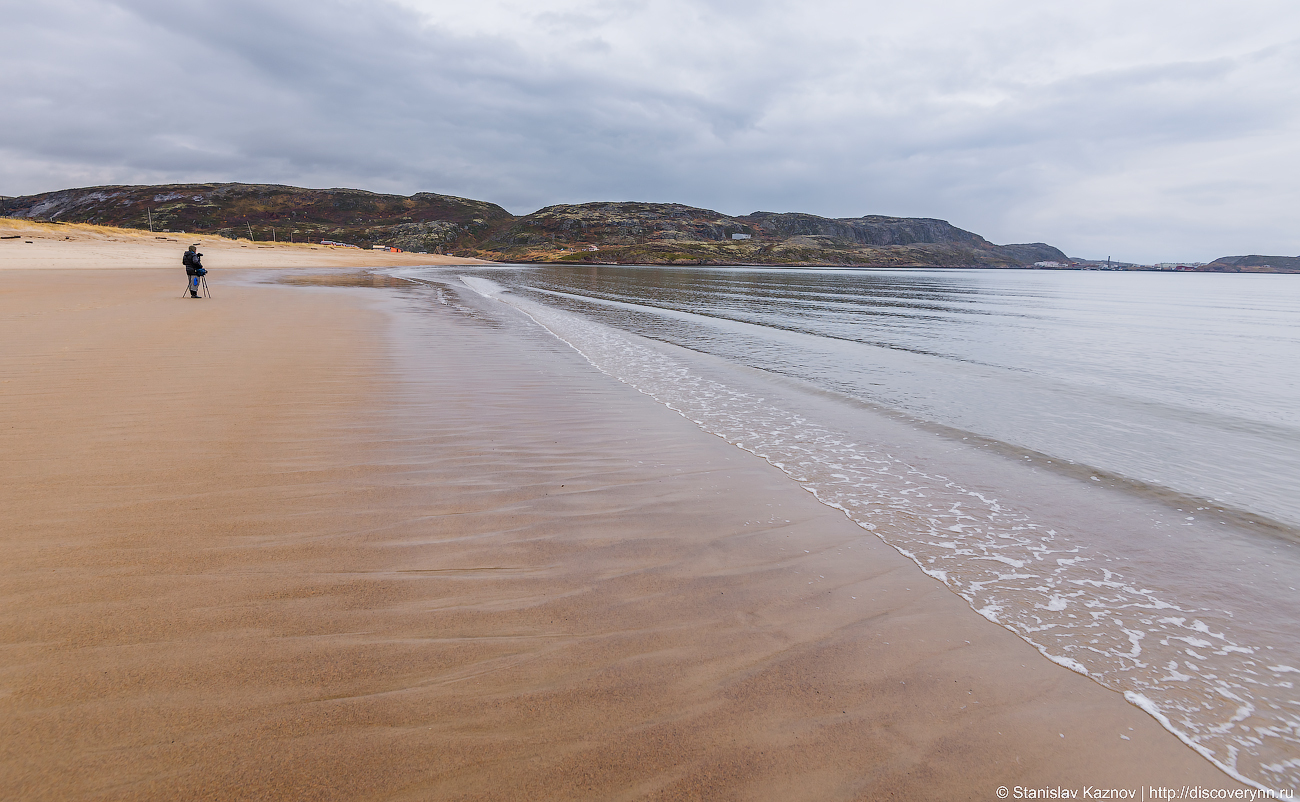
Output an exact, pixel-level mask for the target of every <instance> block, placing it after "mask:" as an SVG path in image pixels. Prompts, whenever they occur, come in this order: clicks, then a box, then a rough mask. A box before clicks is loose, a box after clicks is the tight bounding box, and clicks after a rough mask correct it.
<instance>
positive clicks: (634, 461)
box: [0, 245, 1235, 800]
mask: <svg viewBox="0 0 1300 802" xmlns="http://www.w3.org/2000/svg"><path fill="white" fill-rule="evenodd" d="M5 247H9V246H7V245H6V246H5ZM28 247H31V246H28ZM3 254H4V252H0V264H3V260H4V259H5V256H4V255H3ZM182 283H183V274H182V273H181V271H180V270H179V269H170V270H166V271H162V270H101V271H90V272H79V273H74V272H72V271H55V270H44V271H34V270H7V271H6V270H0V342H3V343H4V348H3V350H0V453H3V455H4V458H3V461H0V494H2V496H0V506H2V508H3V509H4V511H5V518H4V520H5V527H4V544H3V548H4V552H5V559H4V561H3V563H0V594H2V596H3V606H0V655H2V657H0V798H4V799H22V800H54V799H94V800H128V799H168V800H170V799H186V800H190V799H213V800H218V799H221V800H225V799H262V800H266V799H285V800H290V799H292V800H302V799H385V800H423V799H430V800H433V799H437V800H443V799H639V798H662V799H781V800H788V799H815V800H822V799H884V798H895V799H996V798H997V797H996V789H997V787H998V786H1008V787H1014V786H1016V785H1022V786H1030V787H1035V788H1039V787H1045V786H1051V787H1056V786H1064V787H1067V788H1076V789H1080V790H1081V789H1082V788H1083V787H1085V786H1088V785H1092V786H1104V787H1120V788H1131V789H1135V790H1137V789H1139V788H1140V787H1141V786H1143V785H1147V786H1150V785H1155V784H1163V785H1172V784H1177V785H1184V784H1189V785H1195V784H1200V785H1210V786H1216V787H1235V784H1234V783H1233V782H1232V781H1231V780H1229V778H1227V777H1226V776H1224V775H1222V774H1221V773H1220V772H1219V771H1218V770H1217V769H1215V768H1214V767H1213V766H1211V765H1210V764H1209V763H1208V762H1206V761H1205V760H1203V759H1202V758H1201V757H1199V756H1198V755H1196V754H1195V753H1194V752H1192V751H1191V750H1190V749H1188V748H1186V747H1185V746H1184V745H1183V744H1181V743H1180V742H1179V741H1178V740H1176V739H1175V738H1174V737H1173V736H1172V735H1170V734H1169V733H1167V732H1165V731H1164V730H1163V729H1161V728H1160V727H1159V726H1158V725H1157V724H1156V723H1155V722H1154V721H1153V720H1152V719H1151V718H1149V717H1148V716H1147V715H1145V714H1144V713H1142V712H1141V711H1139V710H1137V709H1136V708H1134V707H1132V706H1130V705H1128V704H1127V703H1126V702H1124V700H1123V699H1122V698H1120V697H1119V696H1118V695H1116V694H1114V693H1112V692H1110V691H1107V690H1105V689H1103V688H1101V687H1100V686H1098V685H1096V684H1094V683H1092V682H1091V681H1089V680H1087V679H1086V678H1083V677H1081V676H1079V675H1077V674H1074V673H1072V672H1070V671H1068V670H1065V669H1063V668H1060V667H1058V666H1056V665H1054V664H1052V663H1050V662H1048V661H1047V660H1045V659H1043V658H1042V657H1041V656H1039V655H1038V653H1037V652H1036V651H1034V650H1033V649H1032V648H1031V647H1029V646H1028V645H1026V644H1025V643H1024V642H1022V641H1020V640H1019V639H1017V638H1016V637H1014V636H1013V635H1011V634H1010V633H1009V632H1007V631H1005V630H1003V629H1001V628H1000V627H997V626H995V625H993V624H991V623H989V622H987V621H985V620H984V619H982V618H980V617H979V616H977V615H976V614H975V613H973V612H972V611H971V610H970V609H969V608H968V607H967V606H966V605H965V604H964V603H963V602H962V601H961V600H960V599H959V598H957V597H956V596H954V595H953V594H951V593H950V592H948V591H947V590H946V589H945V588H943V587H942V586H941V585H939V584H938V583H936V582H933V581H931V580H929V579H928V578H926V577H925V576H923V575H922V574H921V573H920V572H919V571H918V570H917V569H916V567H915V566H914V565H912V564H911V563H910V562H908V561H907V560H905V559H903V558H902V557H901V556H899V555H898V554H897V553H896V552H894V551H892V550H891V549H889V548H888V547H886V546H884V545H883V544H881V543H880V542H879V541H878V540H874V538H873V537H872V536H870V535H868V534H867V533H866V532H864V531H863V530H861V529H860V528H858V527H857V526H855V525H853V524H852V523H851V522H849V521H848V520H847V519H846V518H845V517H844V516H843V515H842V514H840V513H839V512H837V511H835V510H832V509H829V508H827V507H824V506H822V505H821V504H819V503H818V502H816V500H815V499H814V498H813V497H812V496H811V495H809V494H808V493H806V492H804V491H803V490H801V489H799V488H798V487H797V486H796V485H795V484H794V483H792V482H791V481H790V480H789V479H787V478H786V477H785V476H784V475H783V474H781V473H780V472H778V471H777V470H776V469H774V468H772V467H771V466H769V465H767V464H766V463H764V462H762V461H761V460H759V459H758V458H756V457H753V456H751V455H749V454H746V453H744V452H741V451H739V450H738V449H735V448H733V447H731V446H729V445H727V444H726V443H724V442H723V441H721V440H719V439H717V438H714V437H711V436H708V435H706V434H704V433H702V432H700V431H699V430H698V429H696V428H695V427H694V426H693V425H692V424H690V423H688V422H687V421H685V420H684V419H682V418H680V417H678V416H677V415H675V414H674V413H672V412H670V411H669V410H667V409H665V408H663V407H661V406H659V405H657V404H656V403H654V402H653V401H651V400H650V399H648V398H647V397H645V396H643V395H640V394H639V393H637V392H635V391H634V390H632V389H630V388H628V387H626V386H624V385H622V384H619V383H618V382H616V381H614V380H612V379H610V378H609V377H607V376H604V375H603V374H599V373H597V372H595V371H594V370H593V369H592V368H591V367H590V365H588V364H587V363H586V362H585V361H584V360H583V359H582V358H581V357H580V356H579V355H577V354H576V353H575V352H573V351H571V350H570V349H568V348H567V347H566V346H564V345H563V344H561V343H559V342H558V341H556V340H554V339H551V338H549V337H548V336H546V335H544V334H541V333H539V332H538V331H537V330H536V329H535V327H533V326H532V324H531V323H530V322H528V321H526V320H524V319H522V318H521V317H520V316H517V315H514V314H513V313H512V312H510V311H506V310H493V309H490V308H489V306H488V304H489V303H490V302H487V301H483V300H481V299H474V298H471V297H469V296H468V295H467V296H466V297H465V298H464V299H460V300H457V299H455V298H452V299H449V300H450V301H451V302H450V303H446V304H444V303H437V302H436V301H434V300H433V299H432V298H431V297H430V296H426V295H422V294H421V293H420V291H418V290H411V291H409V292H406V293H401V292H394V293H379V292H375V291H374V290H359V289H352V290H341V289H317V288H310V287H308V288H304V287H285V286H268V285H260V286H259V285H255V284H252V283H248V284H245V285H240V286H234V285H232V284H231V283H229V282H228V281H223V282H222V283H220V285H218V286H214V287H213V290H214V295H215V296H216V297H215V299H214V300H211V301H207V300H204V301H191V300H188V299H180V298H178V297H177V295H178V292H179V286H180V284H182ZM74 288H75V291H73V289H74ZM393 296H397V299H396V300H384V299H385V298H390V299H391V298H392V297H393ZM414 309H418V312H419V313H418V314H416V313H414V312H413V311H412V310H414Z"/></svg>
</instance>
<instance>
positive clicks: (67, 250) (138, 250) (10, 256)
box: [0, 217, 484, 284]
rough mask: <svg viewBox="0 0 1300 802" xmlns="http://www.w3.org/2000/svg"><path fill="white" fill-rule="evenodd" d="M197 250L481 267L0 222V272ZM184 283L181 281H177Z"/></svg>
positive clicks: (99, 264)
mask: <svg viewBox="0 0 1300 802" xmlns="http://www.w3.org/2000/svg"><path fill="white" fill-rule="evenodd" d="M191 245H198V246H199V251H200V252H201V253H202V254H203V255H204V257H203V266H204V267H206V268H208V270H224V269H231V268H245V267H399V266H401V265H438V264H441V265H446V264H468V263H478V264H484V262H481V261H480V260H477V259H464V258H458V257H451V256H439V255H437V254H418V253H389V252H387V251H373V250H370V251H363V250H357V249H355V248H339V247H333V246H327V245H320V244H319V243H318V244H315V245H311V244H306V243H297V244H294V243H285V242H279V243H272V242H253V241H251V240H242V239H241V240H230V239H225V238H223V237H216V236H202V235H199V234H183V233H175V234H173V233H166V234H155V233H152V232H149V231H137V230H135V229H127V228H109V227H106V226H92V225H84V224H78V223H66V224H59V223H38V222H33V221H27V220H17V219H14V218H10V217H0V270H4V269H10V270H44V269H51V268H75V269H107V268H172V269H183V268H181V253H182V252H184V251H185V249H186V248H188V247H189V246H191ZM181 283H182V284H183V283H184V279H182V280H181Z"/></svg>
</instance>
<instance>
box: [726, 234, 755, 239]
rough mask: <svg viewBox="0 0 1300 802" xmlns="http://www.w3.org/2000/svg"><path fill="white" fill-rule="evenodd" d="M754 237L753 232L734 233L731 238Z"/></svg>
mask: <svg viewBox="0 0 1300 802" xmlns="http://www.w3.org/2000/svg"><path fill="white" fill-rule="evenodd" d="M752 237H753V235H752V234H732V235H731V238H732V239H751V238H752Z"/></svg>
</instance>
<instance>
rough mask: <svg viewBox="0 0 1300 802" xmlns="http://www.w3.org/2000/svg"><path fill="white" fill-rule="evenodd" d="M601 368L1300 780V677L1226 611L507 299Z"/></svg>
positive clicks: (1200, 728) (1274, 771) (1245, 772)
mask: <svg viewBox="0 0 1300 802" xmlns="http://www.w3.org/2000/svg"><path fill="white" fill-rule="evenodd" d="M461 280H462V281H463V282H464V283H465V284H466V285H467V286H469V287H470V288H471V289H473V290H475V291H476V292H479V293H480V294H483V295H485V296H487V297H490V298H495V299H497V300H500V301H504V302H506V303H509V304H511V305H512V306H515V307H516V308H518V309H520V310H521V311H523V312H525V313H526V314H528V315H529V316H530V317H532V318H533V319H534V320H535V321H537V322H538V323H539V324H540V325H542V326H543V327H545V328H546V329H547V330H549V331H550V332H551V333H552V334H554V335H555V336H557V337H559V338H560V339H561V340H563V341H564V342H566V343H568V344H569V345H571V346H572V347H573V348H575V349H576V350H577V351H578V352H579V353H581V354H582V355H583V356H584V357H586V359H587V360H588V361H590V362H591V363H592V365H594V366H595V367H596V368H597V369H599V370H601V371H602V372H604V373H607V374H609V375H610V376H613V377H615V378H617V379H618V380H620V381H622V382H624V383H626V384H629V385H631V386H632V387H634V388H636V389H637V390H639V391H641V392H643V393H645V394H646V395H649V396H651V397H652V398H654V399H655V400H657V401H659V402H660V403H662V404H664V405H666V406H668V407H669V408H671V409H673V410H674V411H676V412H678V413H679V414H681V415H682V416H683V417H685V418H687V419H688V420H691V421H692V422H694V423H695V424H697V425H698V426H700V427H701V428H702V429H704V430H705V431H708V432H710V433H712V434H715V435H717V436H719V437H722V438H724V439H726V440H727V441H728V442H731V443H733V444H735V445H736V446H738V447H740V448H742V449H744V450H746V451H749V452H751V453H753V454H756V455H757V456H760V457H762V458H763V459H765V460H767V461H768V462H769V463H771V464H772V465H774V466H776V467H777V468H780V469H781V470H782V471H784V472H785V473H786V474H788V475H789V476H790V477H791V478H793V479H794V480H795V481H797V482H799V483H800V484H801V485H803V486H804V487H805V488H806V489H807V490H809V491H810V492H812V493H813V494H814V495H816V497H817V498H818V499H819V500H820V501H822V502H823V503H825V504H828V505H830V506H832V507H835V508H837V509H840V510H842V511H843V512H844V513H845V514H846V515H848V517H849V518H850V519H852V520H853V521H855V522H856V523H858V524H859V525H860V526H862V527H863V528H864V529H867V530H870V531H871V532H873V533H875V534H876V535H877V536H879V537H880V538H881V539H883V540H884V541H885V542H886V543H888V544H889V545H890V546H892V547H893V548H895V549H897V550H898V551H899V552H901V553H902V554H903V555H905V556H907V557H908V558H909V559H911V560H913V561H914V562H915V563H916V564H917V565H918V566H919V567H920V568H921V570H923V571H924V572H925V573H926V574H928V575H929V576H931V577H933V578H934V579H937V580H938V581H940V582H943V583H944V584H945V585H947V586H948V588H950V589H951V590H952V591H953V592H955V593H957V594H958V595H960V596H961V597H962V598H964V599H965V600H966V601H967V602H968V603H969V604H970V606H971V607H972V609H974V610H975V611H976V612H978V613H979V614H980V615H982V616H984V617H985V618H987V619H989V620H990V621H994V622H996V623H998V624H1000V625H1002V626H1004V627H1006V628H1008V629H1010V630H1011V631H1012V632H1014V633H1016V634H1017V635H1019V636H1020V637H1021V638H1023V639H1025V640H1026V641H1028V642H1029V643H1031V644H1032V645H1034V646H1035V647H1036V648H1037V649H1038V650H1039V651H1040V652H1041V653H1042V654H1043V655H1044V656H1046V657H1047V658H1048V659H1049V660H1052V661H1053V662H1055V663H1058V664H1060V665H1062V666H1065V667H1067V668H1070V669H1072V670H1074V671H1077V672H1079V673H1081V674H1085V675H1087V676H1089V677H1091V678H1093V679H1094V680H1096V681H1097V682H1100V683H1101V684H1103V685H1105V686H1106V687H1108V688H1111V689H1113V690H1116V691H1118V692H1121V693H1123V694H1124V695H1125V697H1126V698H1127V699H1128V700H1129V701H1130V702H1132V703H1133V704H1135V705H1138V706H1139V707H1141V708H1143V709H1144V710H1146V711H1147V712H1148V713H1150V714H1151V715H1152V716H1154V717H1155V718H1156V719H1157V720H1158V721H1160V723H1161V724H1162V725H1164V726H1165V727H1166V728H1167V729H1169V730H1170V731H1172V732H1174V733H1175V734H1176V735H1178V737H1179V738H1181V739H1182V740H1183V741H1184V742H1186V743H1187V744H1188V745H1189V746H1191V747H1192V748H1194V749H1196V750H1197V751H1198V752H1200V753H1201V754H1203V755H1204V756H1205V757H1207V758H1208V759H1210V760H1211V761H1213V762H1214V763H1215V764H1216V765H1218V766H1220V767H1221V768H1222V769H1224V770H1225V771H1227V772H1228V773H1229V774H1231V775H1232V776H1234V777H1236V778H1237V779H1240V780H1242V781H1243V782H1246V783H1248V784H1250V785H1252V786H1255V787H1259V788H1265V787H1267V788H1285V787H1294V786H1295V784H1296V783H1297V781H1300V758H1298V757H1296V755H1297V754H1298V753H1300V705H1298V704H1297V701H1296V693H1295V691H1294V684H1293V683H1294V681H1296V680H1300V667H1295V666H1288V665H1277V664H1273V663H1272V661H1270V660H1269V659H1268V653H1267V651H1266V650H1264V649H1261V648H1259V647H1256V646H1253V645H1251V644H1249V643H1244V642H1240V641H1239V640H1237V639H1236V638H1234V637H1233V635H1232V632H1231V629H1232V614H1231V612H1229V611H1216V610H1207V609H1196V608H1194V607H1191V606H1187V605H1185V604H1182V603H1180V602H1179V600H1178V599H1171V598H1162V597H1160V596H1158V595H1157V594H1156V593H1154V592H1152V591H1150V590H1148V589H1144V588H1143V587H1142V585H1141V583H1140V581H1139V580H1138V579H1137V578H1136V577H1129V576H1126V575H1125V564H1124V561H1123V560H1122V559H1120V558H1117V557H1114V556H1112V555H1108V554H1104V553H1100V552H1098V551H1096V550H1094V549H1090V548H1089V547H1088V546H1087V545H1086V544H1084V543H1080V542H1075V541H1074V540H1072V538H1071V537H1070V535H1069V533H1064V532H1058V531H1056V530H1054V529H1050V528H1045V527H1043V526H1041V525H1039V524H1037V523H1035V521H1034V520H1033V519H1032V518H1031V517H1030V516H1029V515H1028V514H1026V513H1024V512H1023V511H1020V510H1014V509H1005V508H1003V507H1002V506H1001V505H1000V504H999V503H998V500H997V499H995V498H989V497H987V496H985V495H983V494H981V493H978V492H974V491H971V490H968V489H966V488H964V487H962V486H960V485H958V484H956V483H954V482H952V481H950V480H948V479H947V478H945V477H944V476H941V475H937V474H933V473H926V472H924V471H921V470H918V469H917V468H915V467H913V466H911V465H909V464H907V462H905V461H904V460H901V459H898V458H896V457H894V456H892V455H890V454H887V453H882V452H880V451H878V450H875V449H873V448H872V447H871V446H870V445H864V444H861V443H854V442H849V441H848V440H847V439H846V438H845V437H843V436H841V435H839V434H837V433H836V432H834V431H831V430H829V429H827V428H824V427H822V426H820V425H818V424H816V423H815V422H813V421H810V420H807V419H806V418H804V417H802V416H800V415H799V414H797V413H794V412H790V411H787V410H784V409H779V408H777V407H775V406H773V405H771V404H769V403H767V402H765V401H764V400H763V399H762V398H759V397H756V396H753V395H751V394H747V393H742V392H738V391H736V390H733V389H731V388H729V387H727V386H725V385H723V384H721V383H718V382H716V381H713V380H711V379H707V378H704V377H702V376H699V375H697V374H695V373H694V372H692V370H690V369H689V368H688V367H687V366H686V365H684V364H682V363H681V362H679V361H677V360H675V359H673V358H672V357H671V356H669V355H668V354H666V353H663V352H662V351H659V350H657V349H655V348H653V347H651V346H648V345H646V344H645V343H644V342H642V341H639V340H637V339H633V338H632V337H629V336H627V335H625V334H623V333H622V332H619V331H617V330H614V329H611V328H609V327H607V326H604V325H601V324H599V323H595V322H593V321H589V320H586V319H584V318H581V317H578V316H576V315H573V314H570V313H567V312H562V311H559V310H556V309H552V308H549V307H546V306H544V305H541V304H537V303H533V302H531V301H527V300H523V299H520V298H517V297H512V296H509V295H508V294H505V292H504V288H502V287H501V286H499V285H497V284H496V283H495V282H492V281H489V280H487V279H482V278H477V277H470V276H462V277H461Z"/></svg>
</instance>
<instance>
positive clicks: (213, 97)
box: [0, 0, 1300, 261]
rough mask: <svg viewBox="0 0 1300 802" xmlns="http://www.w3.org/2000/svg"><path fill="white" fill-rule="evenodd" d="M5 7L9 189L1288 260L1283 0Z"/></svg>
mask: <svg viewBox="0 0 1300 802" xmlns="http://www.w3.org/2000/svg"><path fill="white" fill-rule="evenodd" d="M6 5H7V6H9V8H7V9H6V10H5V12H4V13H5V18H6V19H7V20H8V22H9V25H10V27H9V33H8V35H7V37H6V38H7V40H8V42H9V44H7V46H6V48H5V49H4V51H3V52H0V70H3V74H4V75H5V76H6V77H7V79H8V80H7V81H6V85H7V90H6V93H7V94H8V95H9V96H8V98H7V99H6V102H5V103H4V104H3V105H0V194H6V195H16V194H28V193H35V192H42V191H48V190H53V189H61V188H65V187H69V186H83V185H88V184H99V183H155V182H162V181H253V182H279V183H288V184H296V185H301V186H355V187H361V188H366V189H374V190H378V191H393V192H401V193H410V192H415V191H421V190H428V191H435V192H445V193H449V194H455V195H464V196H468V197H474V198H481V199H484V200H490V201H494V202H497V203H500V204H502V205H503V206H506V207H507V208H509V209H510V210H511V211H514V212H517V213H524V212H529V211H533V210H534V209H536V208H538V207H540V206H543V205H547V204H550V203H562V202H576V201H585V200H661V201H669V200H671V201H678V202H683V203H689V204H693V205H698V206H706V207H709V208H715V209H718V210H720V211H723V212H727V213H732V214H743V213H747V212H751V211H755V210H766V211H795V210H797V211H808V212H813V213H817V214H823V215H827V216H834V217H842V216H856V215H861V214H899V215H915V216H928V217H942V218H945V219H948V220H950V221H952V222H953V223H954V224H956V225H959V226H961V227H963V228H968V229H971V230H974V231H977V232H979V233H981V234H983V235H985V236H987V237H989V238H990V239H992V240H994V241H996V242H1024V241H1033V240H1042V241H1047V242H1051V243H1052V244H1055V245H1058V246H1060V247H1062V248H1064V249H1065V250H1066V251H1067V252H1069V253H1071V254H1075V255H1081V256H1100V257H1105V256H1107V255H1114V256H1116V257H1117V258H1124V259H1134V260H1145V261H1156V260H1175V259H1200V260H1208V259H1210V258H1213V257H1216V256H1222V255H1226V254H1237V253H1247V252H1264V253H1280V254H1296V253H1300V227H1297V226H1295V225H1294V223H1293V210H1295V209H1296V208H1300V181H1298V180H1297V179H1300V103H1298V102H1297V101H1300V87H1298V86H1297V82H1296V81H1295V80H1294V78H1295V76H1296V75H1300V39H1298V38H1297V37H1296V35H1295V33H1294V32H1296V31H1300V6H1297V5H1296V4H1294V3H1291V2H1273V1H1272V0H1254V1H1253V2H1251V1H1250V0H1246V1H1245V2H1233V3H1229V2H1218V0H1214V1H1213V2H1199V3H1190V4H1189V3H1187V2H1179V3H1175V2H1166V0H1150V1H1149V2H1145V3H1142V4H1133V3H1131V2H1128V3H1120V2H1108V1H1102V0H1080V1H1079V2H1075V3H1071V4H1068V7H1067V6H1066V4H1043V3H1033V2H1026V1H1024V0H1016V2H1011V0H974V1H968V2H956V1H955V0H914V2H910V3H906V4H904V3H897V2H890V3H885V2H876V1H875V0H868V1H867V2H862V1H861V0H859V1H857V2H847V1H845V2H840V1H839V0H815V1H814V2H803V3H799V4H794V3H789V2H783V3H776V2H770V1H769V0H749V1H748V2H744V3H741V2H733V1H732V0H655V2H649V0H532V1H531V2H523V0H480V2H476V3H473V4H465V3H451V2H444V1H443V0H403V2H396V1H395V0H316V1H313V2H306V0H284V1H282V2H272V3H267V2H253V1H252V0H229V1H228V2H220V3H218V2H199V1H198V0H123V1H122V2H102V1H99V0H44V2H42V3H39V4H23V5H20V4H18V3H16V2H15V3H8V2H6ZM1058 6H1060V7H1058Z"/></svg>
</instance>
